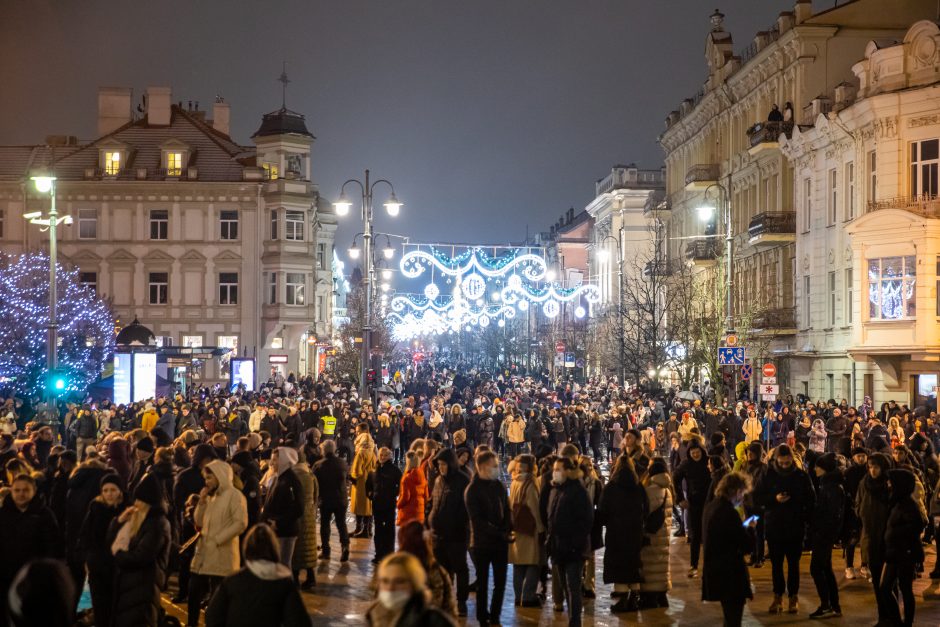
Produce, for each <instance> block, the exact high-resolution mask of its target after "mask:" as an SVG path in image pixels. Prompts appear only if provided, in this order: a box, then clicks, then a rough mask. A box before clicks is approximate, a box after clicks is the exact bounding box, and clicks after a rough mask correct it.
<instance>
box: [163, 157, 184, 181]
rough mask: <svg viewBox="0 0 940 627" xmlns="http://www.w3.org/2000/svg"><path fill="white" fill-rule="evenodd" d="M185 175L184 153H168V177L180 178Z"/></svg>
mask: <svg viewBox="0 0 940 627" xmlns="http://www.w3.org/2000/svg"><path fill="white" fill-rule="evenodd" d="M182 173H183V153H181V152H168V153H166V175H167V176H180V175H181V174H182Z"/></svg>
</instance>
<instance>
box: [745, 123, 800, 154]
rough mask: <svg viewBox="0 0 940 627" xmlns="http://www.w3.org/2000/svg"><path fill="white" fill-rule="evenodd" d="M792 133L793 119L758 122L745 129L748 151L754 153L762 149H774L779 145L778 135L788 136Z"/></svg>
mask: <svg viewBox="0 0 940 627" xmlns="http://www.w3.org/2000/svg"><path fill="white" fill-rule="evenodd" d="M792 134H793V121H792V120H791V121H788V122H758V123H757V124H755V125H754V126H752V127H751V128H749V129H747V137H748V139H749V140H750V143H751V147H750V148H748V152H749V153H751V155H756V154H758V153H760V152H761V151H763V150H776V149H778V148H779V147H780V143H779V142H778V141H777V140H778V139H780V135H786V136H787V138H789V137H790V136H791V135H792Z"/></svg>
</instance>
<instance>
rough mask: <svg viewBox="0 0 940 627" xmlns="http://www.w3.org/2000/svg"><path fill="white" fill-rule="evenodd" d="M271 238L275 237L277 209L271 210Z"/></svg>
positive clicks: (274, 238)
mask: <svg viewBox="0 0 940 627" xmlns="http://www.w3.org/2000/svg"><path fill="white" fill-rule="evenodd" d="M271 239H272V240H276V239H277V209H272V210H271Z"/></svg>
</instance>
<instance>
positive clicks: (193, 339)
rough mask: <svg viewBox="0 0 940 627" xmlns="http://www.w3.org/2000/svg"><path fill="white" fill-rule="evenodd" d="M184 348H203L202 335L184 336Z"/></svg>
mask: <svg viewBox="0 0 940 627" xmlns="http://www.w3.org/2000/svg"><path fill="white" fill-rule="evenodd" d="M183 346H186V347H189V348H199V347H200V346H203V342H202V336H201V335H184V336H183Z"/></svg>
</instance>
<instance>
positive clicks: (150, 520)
mask: <svg viewBox="0 0 940 627" xmlns="http://www.w3.org/2000/svg"><path fill="white" fill-rule="evenodd" d="M134 499H135V500H134V504H133V505H131V506H130V507H128V508H127V509H125V510H124V511H123V512H121V514H120V515H119V516H118V517H117V520H116V524H112V525H111V530H110V532H109V534H108V539H109V540H110V547H111V553H112V554H113V555H114V565H115V576H114V581H115V582H116V583H115V585H114V588H113V592H114V606H113V613H112V619H111V624H112V625H114V626H115V627H124V626H128V627H130V626H131V625H156V624H157V618H158V616H159V613H160V611H161V608H160V595H158V594H140V591H141V590H157V589H158V588H159V587H161V586H162V585H163V583H164V582H165V581H166V572H167V566H168V562H169V555H170V522H169V521H168V520H167V518H166V514H165V509H164V505H163V490H162V488H161V486H160V483H159V480H158V479H157V478H156V477H153V476H150V475H148V476H146V477H144V479H143V480H142V481H141V482H140V485H139V486H138V487H137V489H136V491H135V492H134Z"/></svg>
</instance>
